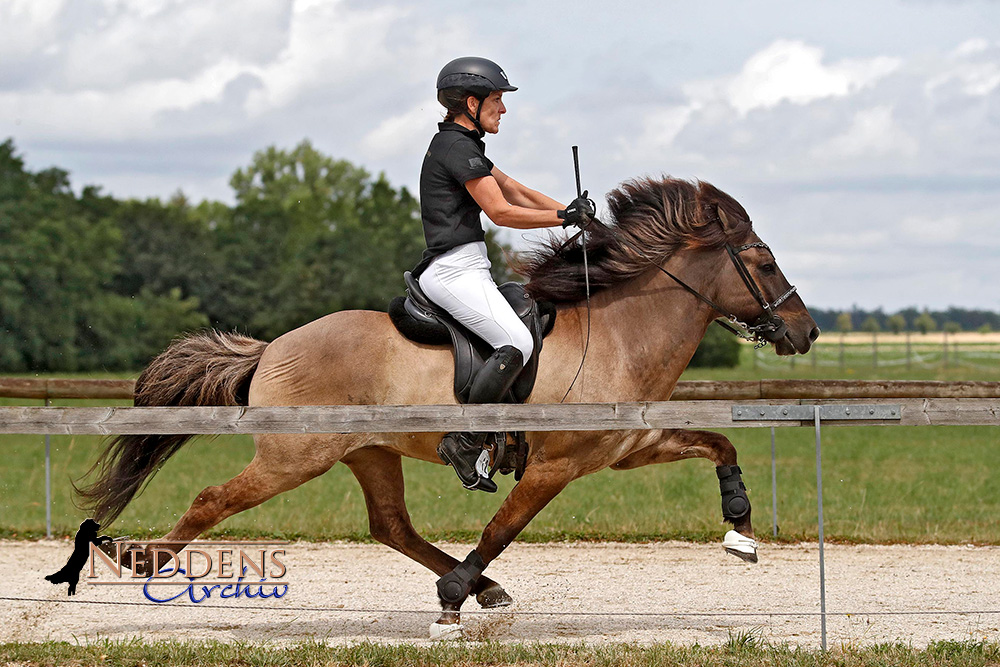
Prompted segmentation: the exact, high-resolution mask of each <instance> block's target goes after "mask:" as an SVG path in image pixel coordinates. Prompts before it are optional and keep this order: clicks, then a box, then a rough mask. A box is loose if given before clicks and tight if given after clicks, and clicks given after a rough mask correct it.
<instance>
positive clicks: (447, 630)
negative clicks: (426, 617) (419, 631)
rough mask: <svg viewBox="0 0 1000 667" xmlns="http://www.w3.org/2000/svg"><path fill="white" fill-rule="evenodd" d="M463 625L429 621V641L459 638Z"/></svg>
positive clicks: (463, 628) (463, 629)
mask: <svg viewBox="0 0 1000 667" xmlns="http://www.w3.org/2000/svg"><path fill="white" fill-rule="evenodd" d="M464 631H465V626H464V625H462V624H461V623H431V641H432V642H437V641H446V640H448V639H461V638H462V636H463V635H462V633H463V632H464Z"/></svg>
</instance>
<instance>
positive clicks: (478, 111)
mask: <svg viewBox="0 0 1000 667" xmlns="http://www.w3.org/2000/svg"><path fill="white" fill-rule="evenodd" d="M470 97H475V96H472V95H470ZM487 97H489V96H488V95H487ZM476 99H477V100H479V105H478V106H477V107H476V115H475V117H473V115H472V114H471V113H469V102H468V98H466V102H465V110H464V111H463V112H462V113H464V114H465V116H466V118H468V119H469V120H471V121H472V124H473V125H475V126H476V132H478V133H479V138H480V139H482V138H483V137H485V136H486V130H484V129H483V126H482V125H480V123H479V114H481V113H482V112H483V102H485V101H486V97H476Z"/></svg>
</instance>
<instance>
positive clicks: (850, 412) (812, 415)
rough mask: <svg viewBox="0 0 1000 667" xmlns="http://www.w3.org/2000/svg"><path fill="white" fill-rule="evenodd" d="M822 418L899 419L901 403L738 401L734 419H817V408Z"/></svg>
mask: <svg viewBox="0 0 1000 667" xmlns="http://www.w3.org/2000/svg"><path fill="white" fill-rule="evenodd" d="M817 410H818V411H819V419H820V420H821V421H834V420H837V421H844V420H850V421H863V420H878V421H892V420H897V421H898V420H899V419H900V418H901V416H902V406H900V405H878V404H873V405H857V404H850V405H848V404H843V403H838V404H834V405H734V406H733V421H734V422H741V421H796V422H799V421H814V420H815V419H816V411H817Z"/></svg>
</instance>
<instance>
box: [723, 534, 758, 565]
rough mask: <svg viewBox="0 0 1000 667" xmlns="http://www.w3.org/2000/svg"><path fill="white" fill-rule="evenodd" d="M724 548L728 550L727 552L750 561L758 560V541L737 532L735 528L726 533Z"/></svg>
mask: <svg viewBox="0 0 1000 667" xmlns="http://www.w3.org/2000/svg"><path fill="white" fill-rule="evenodd" d="M722 548H723V549H725V550H726V553H728V554H732V555H734V556H736V557H737V558H739V559H741V560H744V561H746V562H748V563H756V562H757V542H756V541H755V540H753V539H752V538H749V537H747V536H746V535H741V534H740V533H737V532H736V531H735V530H731V531H729V532H728V533H726V536H725V537H724V538H723V539H722Z"/></svg>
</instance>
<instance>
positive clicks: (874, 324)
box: [861, 315, 882, 333]
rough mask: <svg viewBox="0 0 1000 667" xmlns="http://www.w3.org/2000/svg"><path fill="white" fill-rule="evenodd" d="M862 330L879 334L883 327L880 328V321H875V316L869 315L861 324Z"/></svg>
mask: <svg viewBox="0 0 1000 667" xmlns="http://www.w3.org/2000/svg"><path fill="white" fill-rule="evenodd" d="M861 330H862V331H867V332H868V333H878V332H879V331H881V330H882V327H880V326H879V324H878V320H877V319H875V316H874V315H869V316H868V317H867V318H865V321H864V322H863V323H862V324H861Z"/></svg>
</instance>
